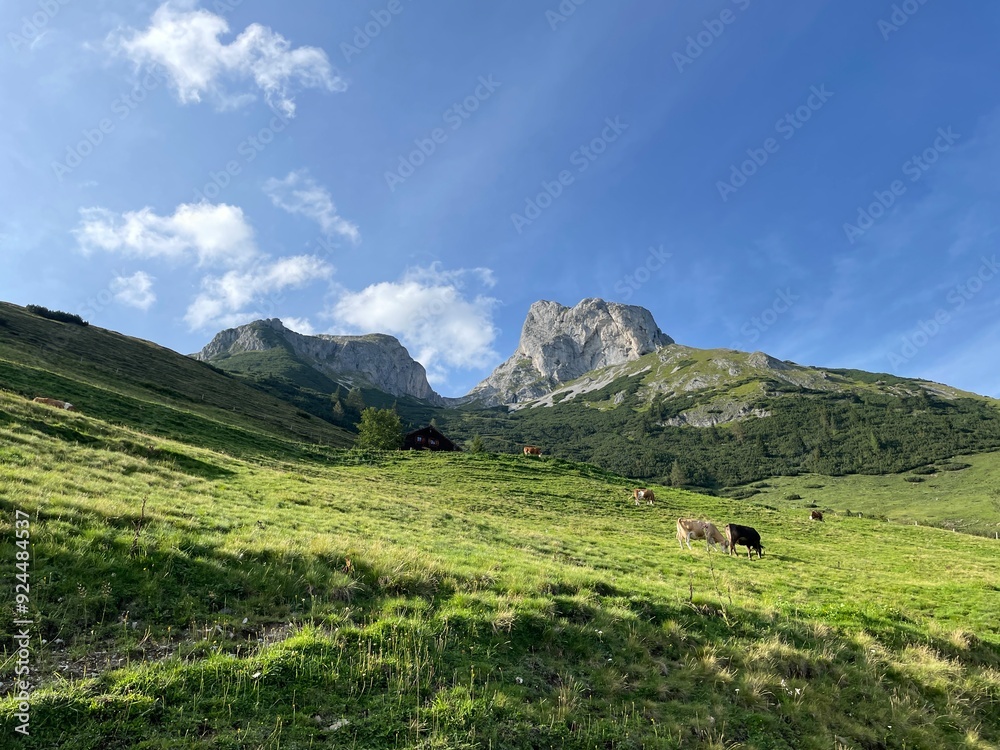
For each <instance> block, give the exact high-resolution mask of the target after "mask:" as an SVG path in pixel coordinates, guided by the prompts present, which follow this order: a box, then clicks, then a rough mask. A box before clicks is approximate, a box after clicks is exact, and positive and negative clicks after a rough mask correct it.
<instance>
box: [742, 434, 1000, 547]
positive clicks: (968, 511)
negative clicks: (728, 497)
mask: <svg viewBox="0 0 1000 750" xmlns="http://www.w3.org/2000/svg"><path fill="white" fill-rule="evenodd" d="M749 491H755V492H757V493H759V494H758V495H757V496H755V498H754V499H755V500H756V501H758V502H767V503H774V504H779V505H787V506H789V507H799V508H802V507H806V506H811V505H815V506H817V507H819V508H821V509H824V510H826V511H833V512H836V513H841V514H846V513H849V512H853V513H863V514H864V515H875V516H880V517H885V518H888V519H889V520H891V521H896V522H899V523H907V524H912V523H919V524H921V525H933V526H940V527H942V528H946V529H954V530H956V531H961V532H964V533H968V534H980V535H983V536H988V537H994V538H995V536H996V535H997V534H998V533H1000V453H996V452H994V453H979V454H976V455H970V456H958V457H956V458H955V459H952V460H948V461H940V462H937V463H934V464H931V465H929V466H921V467H918V468H917V469H915V470H914V471H913V472H910V473H907V474H889V475H875V476H872V475H861V474H856V475H851V476H843V477H827V476H820V475H814V474H803V475H801V476H797V477H774V478H771V479H768V480H767V481H766V482H761V483H757V484H754V485H751V487H750V488H749Z"/></svg>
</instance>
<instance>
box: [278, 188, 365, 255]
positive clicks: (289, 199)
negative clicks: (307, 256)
mask: <svg viewBox="0 0 1000 750" xmlns="http://www.w3.org/2000/svg"><path fill="white" fill-rule="evenodd" d="M264 192H265V193H267V195H268V196H269V197H270V198H271V202H272V203H274V205H275V206H277V207H278V208H281V209H284V210H285V211H288V212H289V213H292V214H300V215H302V216H305V217H306V218H308V219H312V220H313V221H315V222H316V223H317V224H319V225H320V228H321V229H322V230H323V233H324V234H326V235H327V236H328V237H330V236H333V235H335V234H338V235H340V236H341V237H345V238H346V239H348V240H350V241H351V242H353V243H355V244H357V243H358V242H359V241H360V240H361V232H360V231H359V230H358V226H357V225H356V224H354V223H353V222H350V221H348V220H347V219H344V218H343V217H342V216H340V215H339V214H338V213H337V207H336V206H335V205H334V203H333V198H332V197H331V196H330V193H329V191H328V190H327V189H326V188H324V187H323V186H321V185H320V184H318V183H317V182H316V181H315V180H314V179H312V178H311V177H309V176H308V175H307V174H306V172H305V170H299V171H298V172H289V174H288V176H287V177H285V179H283V180H279V179H275V178H272V179H270V180H268V181H267V182H266V183H264Z"/></svg>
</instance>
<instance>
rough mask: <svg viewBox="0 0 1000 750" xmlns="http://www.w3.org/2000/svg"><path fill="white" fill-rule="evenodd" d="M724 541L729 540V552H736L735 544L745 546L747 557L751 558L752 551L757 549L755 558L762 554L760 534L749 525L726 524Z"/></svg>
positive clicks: (762, 547) (762, 546)
mask: <svg viewBox="0 0 1000 750" xmlns="http://www.w3.org/2000/svg"><path fill="white" fill-rule="evenodd" d="M726 541H728V542H729V554H730V555H734V554H736V545H737V544H742V545H743V546H744V547H746V548H747V557H748V558H749V559H751V560H753V552H754V550H756V551H757V559H760V558H762V557H763V556H764V545H763V544H761V543H760V534H758V533H757V530H756V529H754V528H752V527H750V526H740V525H739V524H737V523H727V524H726Z"/></svg>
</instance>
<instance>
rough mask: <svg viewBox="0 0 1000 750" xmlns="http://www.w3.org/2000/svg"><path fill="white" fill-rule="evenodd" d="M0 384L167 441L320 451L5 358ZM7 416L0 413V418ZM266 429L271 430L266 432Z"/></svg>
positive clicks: (277, 451) (257, 452)
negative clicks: (53, 396)
mask: <svg viewBox="0 0 1000 750" xmlns="http://www.w3.org/2000/svg"><path fill="white" fill-rule="evenodd" d="M0 386H2V387H3V388H4V389H7V388H10V389H11V390H12V391H13V394H12V395H16V396H18V397H22V398H25V399H30V398H31V396H30V395H29V394H31V393H35V392H39V393H58V394H59V395H60V396H61V397H63V398H65V400H67V401H70V402H71V403H73V404H74V405H76V406H77V408H78V409H80V411H81V412H83V413H85V414H86V413H91V412H94V413H97V414H100V415H101V417H102V418H103V420H107V421H108V423H109V424H115V425H120V426H122V427H126V428H130V429H134V430H137V431H139V432H141V433H143V434H149V435H156V436H158V437H162V438H168V439H169V438H176V437H180V436H183V437H184V438H185V441H186V442H187V443H188V444H191V445H197V446H201V447H207V448H211V449H213V450H217V451H219V452H222V453H228V454H230V455H243V456H265V455H271V456H277V455H283V454H286V453H288V452H289V451H295V450H298V451H306V452H313V451H319V450H321V448H319V447H312V446H306V445H303V444H302V442H301V441H302V440H303V439H304V438H306V435H301V434H296V432H295V431H294V430H283V429H274V426H273V425H267V424H262V423H259V422H258V423H255V422H253V421H251V420H240V419H239V418H231V421H225V420H223V419H220V418H219V417H220V416H223V414H221V413H220V411H219V410H218V409H214V408H208V409H204V410H203V411H204V412H205V413H198V412H196V411H192V410H191V409H186V408H182V407H180V406H173V405H170V404H164V403H161V402H157V401H154V400H150V398H149V395H148V394H141V395H129V394H127V393H122V392H119V391H115V390H112V389H108V388H105V387H102V386H100V385H94V384H92V383H88V382H86V381H82V380H76V379H74V378H68V377H64V376H62V375H59V374H57V373H52V372H49V371H47V370H42V369H38V368H35V367H27V366H25V365H22V364H20V363H16V362H10V361H9V360H6V359H0ZM144 396H145V397H144ZM36 408H42V407H36ZM6 418H7V417H6V416H5V415H3V414H0V420H3V419H6ZM269 427H270V428H271V430H272V431H267V428H269ZM331 429H335V428H331ZM62 436H63V437H64V438H65V439H74V438H76V437H79V438H82V436H74V435H73V434H71V431H66V432H64V433H63V435H62ZM310 437H312V438H313V439H317V438H318V437H319V436H318V435H316V434H315V433H312V434H311V435H310ZM338 438H339V435H336V434H335V435H334V439H335V440H336V443H335V444H336V445H343V444H344V442H341V441H340V440H339V439H338ZM82 439H85V438H82Z"/></svg>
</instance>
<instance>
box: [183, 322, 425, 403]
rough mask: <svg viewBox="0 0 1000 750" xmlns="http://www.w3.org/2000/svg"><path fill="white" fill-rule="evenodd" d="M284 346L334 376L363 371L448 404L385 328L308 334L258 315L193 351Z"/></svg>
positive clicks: (396, 389)
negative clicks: (349, 333) (342, 333)
mask: <svg viewBox="0 0 1000 750" xmlns="http://www.w3.org/2000/svg"><path fill="white" fill-rule="evenodd" d="M279 347H280V348H284V349H286V350H288V351H289V352H291V353H292V354H294V355H295V356H296V357H298V358H299V359H300V360H301V361H303V362H305V363H306V364H308V365H309V366H311V367H313V368H315V369H316V370H318V371H319V372H322V373H323V374H324V375H327V376H329V377H331V378H332V379H334V380H338V381H343V380H345V379H346V380H348V381H351V380H353V379H355V378H358V377H360V378H361V379H363V380H364V381H365V382H367V383H368V384H370V385H372V386H374V387H375V388H378V389H379V390H381V391H385V392H386V393H389V394H391V395H393V396H413V397H415V398H420V399H424V400H426V401H429V402H430V403H433V404H437V405H441V404H443V399H442V398H441V397H440V396H439V395H438V394H437V393H435V392H434V390H433V389H432V388H431V386H430V384H429V383H428V382H427V373H426V371H425V370H424V368H423V365H421V364H420V363H419V362H416V361H414V360H413V358H411V357H410V355H409V352H407V351H406V349H405V348H404V347H403V345H402V344H400V343H399V341H398V340H397V339H396V338H395V337H393V336H387V335H385V334H381V333H373V334H368V335H366V336H326V335H323V336H304V335H302V334H300V333H296V332H295V331H291V330H289V329H288V328H285V326H284V325H283V324H282V322H281V321H280V320H278V319H277V318H273V319H271V320H257V321H254V322H253V323H248V324H247V325H244V326H240V327H239V328H229V329H227V330H225V331H222V332H221V333H219V334H217V335H216V336H215V338H214V339H212V341H211V342H210V343H209V344H208V346H206V347H205V348H204V349H202V350H201V351H200V352H199V353H198V354H195V355H194V357H195V359H200V360H203V361H207V362H211V361H212V360H217V359H221V358H225V357H230V356H232V355H234V354H240V353H242V352H254V351H267V350H268V349H275V348H279Z"/></svg>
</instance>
